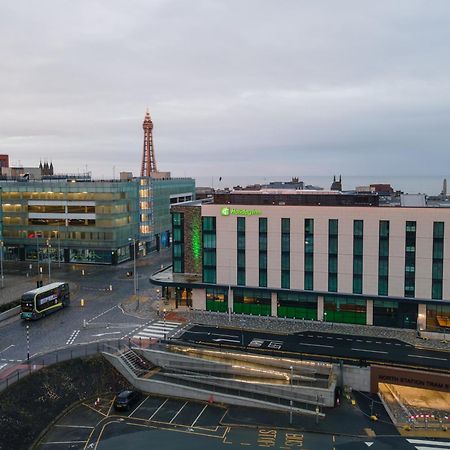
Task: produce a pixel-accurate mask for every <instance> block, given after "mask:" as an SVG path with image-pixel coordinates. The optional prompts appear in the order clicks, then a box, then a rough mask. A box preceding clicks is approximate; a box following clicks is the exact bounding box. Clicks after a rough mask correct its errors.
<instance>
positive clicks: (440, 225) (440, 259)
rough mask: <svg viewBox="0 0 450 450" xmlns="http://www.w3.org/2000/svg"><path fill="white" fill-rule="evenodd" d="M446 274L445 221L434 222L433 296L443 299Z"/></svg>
mask: <svg viewBox="0 0 450 450" xmlns="http://www.w3.org/2000/svg"><path fill="white" fill-rule="evenodd" d="M443 274H444V222H434V223H433V262H432V282H431V298H433V299H436V300H442V283H443V281H442V280H443Z"/></svg>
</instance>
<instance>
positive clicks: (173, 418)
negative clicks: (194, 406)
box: [169, 402, 188, 423]
mask: <svg viewBox="0 0 450 450" xmlns="http://www.w3.org/2000/svg"><path fill="white" fill-rule="evenodd" d="M187 404H188V402H185V404H184V405H183V406H182V407H181V408H180V409H179V410H178V412H177V413H176V414H175V415H174V416H173V417H172V419H171V420H170V422H169V423H172V422H173V421H174V420H175V418H176V417H177V416H178V414H180V412H181V410H182V409H183V408H184V407H185V406H186V405H187Z"/></svg>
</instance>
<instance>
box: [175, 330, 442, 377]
mask: <svg viewBox="0 0 450 450" xmlns="http://www.w3.org/2000/svg"><path fill="white" fill-rule="evenodd" d="M180 339H182V340H184V341H187V342H197V343H207V344H212V345H216V346H227V347H232V348H243V347H245V348H246V350H249V351H258V350H263V351H265V352H275V353H276V352H287V353H292V354H294V353H295V354H297V355H299V356H300V355H310V356H315V357H321V358H323V357H330V356H331V357H334V358H338V359H343V360H344V361H345V362H348V363H350V364H360V363H361V362H364V361H367V362H383V363H386V362H390V363H395V364H396V365H404V366H408V367H418V368H427V369H435V370H439V371H444V372H450V352H443V351H437V350H427V349H419V348H416V347H414V346H412V345H410V344H407V343H405V342H402V341H399V340H396V339H386V338H373V337H364V336H357V335H348V334H347V335H342V334H334V333H325V332H312V331H305V332H301V333H294V334H290V335H286V334H275V333H264V332H260V331H245V330H239V329H229V328H217V327H210V326H202V325H196V326H194V327H192V328H190V329H189V330H187V331H185V332H184V334H183V335H182V336H181V338H180Z"/></svg>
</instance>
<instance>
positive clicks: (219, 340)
mask: <svg viewBox="0 0 450 450" xmlns="http://www.w3.org/2000/svg"><path fill="white" fill-rule="evenodd" d="M213 341H214V342H238V343H239V342H241V341H236V340H234V339H222V338H219V339H213Z"/></svg>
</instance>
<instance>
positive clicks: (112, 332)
mask: <svg viewBox="0 0 450 450" xmlns="http://www.w3.org/2000/svg"><path fill="white" fill-rule="evenodd" d="M120 333H121V331H111V332H110V333H99V334H93V335H92V336H93V337H100V336H106V335H107V334H120Z"/></svg>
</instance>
